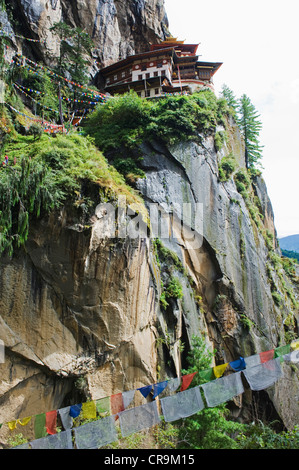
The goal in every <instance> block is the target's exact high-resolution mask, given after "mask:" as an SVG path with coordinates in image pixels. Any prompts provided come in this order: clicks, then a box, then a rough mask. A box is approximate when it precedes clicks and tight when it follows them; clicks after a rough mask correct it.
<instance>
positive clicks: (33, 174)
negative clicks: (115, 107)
mask: <svg viewBox="0 0 299 470" xmlns="http://www.w3.org/2000/svg"><path fill="white" fill-rule="evenodd" d="M5 154H6V155H7V157H8V164H7V165H5V166H3V167H2V168H1V169H0V253H1V252H6V253H8V254H10V255H11V254H12V253H13V250H14V248H15V247H19V246H21V245H23V244H24V242H25V241H26V240H27V237H28V231H29V224H30V219H31V218H32V217H34V218H39V217H40V216H42V215H45V214H47V213H49V212H50V211H52V210H53V209H56V208H59V207H60V206H61V205H62V204H64V203H66V202H67V203H69V204H70V203H71V204H73V205H74V206H75V207H77V208H78V209H79V210H80V211H81V213H83V214H84V213H86V214H88V212H89V208H90V207H89V206H90V205H92V204H95V203H96V204H98V203H100V202H101V201H103V198H109V200H113V199H117V195H119V194H122V195H125V196H126V198H127V202H128V203H129V204H130V203H137V204H139V205H140V206H142V205H143V201H142V199H141V198H140V196H139V195H138V194H137V193H136V192H135V191H134V190H133V189H132V188H131V187H129V186H127V185H126V183H125V181H124V178H123V177H122V176H121V175H120V174H119V173H118V172H117V171H116V170H115V168H114V167H113V166H110V165H109V164H108V163H107V161H106V159H105V158H104V156H103V154H102V153H101V152H99V151H98V150H97V149H96V147H95V146H94V145H93V143H92V140H91V139H90V138H88V137H84V136H80V135H78V134H77V133H74V134H69V135H67V136H65V135H57V136H56V137H49V136H47V135H42V136H40V137H39V138H38V139H36V138H35V136H22V135H20V134H17V133H15V134H14V137H13V138H12V140H11V141H10V142H8V143H7V144H6V145H5ZM91 186H94V187H95V188H96V189H95V191H94V194H96V195H97V196H96V198H98V200H97V201H92V200H90V197H89V196H90V195H89V191H90V189H91Z"/></svg>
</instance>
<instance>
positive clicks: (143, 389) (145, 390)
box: [137, 385, 153, 398]
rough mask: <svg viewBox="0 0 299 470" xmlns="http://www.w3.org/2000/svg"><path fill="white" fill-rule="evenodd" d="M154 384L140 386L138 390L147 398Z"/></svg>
mask: <svg viewBox="0 0 299 470" xmlns="http://www.w3.org/2000/svg"><path fill="white" fill-rule="evenodd" d="M152 388H153V386H152V385H146V386H145V387H140V388H138V389H137V390H139V392H140V393H141V394H142V395H143V396H144V398H146V397H147V396H148V395H149V394H150V392H151V391H152Z"/></svg>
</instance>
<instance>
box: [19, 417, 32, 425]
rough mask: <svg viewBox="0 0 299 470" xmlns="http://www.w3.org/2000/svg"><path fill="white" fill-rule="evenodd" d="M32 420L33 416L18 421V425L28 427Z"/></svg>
mask: <svg viewBox="0 0 299 470" xmlns="http://www.w3.org/2000/svg"><path fill="white" fill-rule="evenodd" d="M31 418H32V416H28V417H27V418H23V419H18V424H20V425H21V426H26V424H28V423H29V421H30V420H31Z"/></svg>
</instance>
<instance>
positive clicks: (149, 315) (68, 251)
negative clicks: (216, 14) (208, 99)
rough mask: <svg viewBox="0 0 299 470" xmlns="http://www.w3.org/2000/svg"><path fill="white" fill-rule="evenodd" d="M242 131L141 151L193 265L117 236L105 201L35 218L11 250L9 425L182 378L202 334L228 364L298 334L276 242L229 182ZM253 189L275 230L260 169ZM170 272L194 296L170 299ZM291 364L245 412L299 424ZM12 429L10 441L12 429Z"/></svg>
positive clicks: (152, 202) (4, 281) (239, 409)
mask: <svg viewBox="0 0 299 470" xmlns="http://www.w3.org/2000/svg"><path fill="white" fill-rule="evenodd" d="M229 128H230V135H229V139H228V147H224V148H223V149H222V150H221V151H220V152H216V150H215V144H214V139H213V137H212V136H211V137H202V140H201V143H198V142H197V143H195V142H189V143H184V144H183V143H182V144H178V145H175V146H170V147H164V146H161V145H160V144H158V143H155V142H152V144H151V145H149V144H144V145H143V147H142V150H143V169H144V171H145V173H146V177H145V178H144V179H140V180H139V181H138V188H139V190H140V192H141V193H142V195H143V197H144V200H145V203H146V206H147V208H148V211H149V212H150V213H151V214H152V215H153V212H152V211H153V207H154V208H159V211H160V214H161V218H162V222H161V224H160V232H159V233H156V234H155V235H158V236H159V237H160V239H161V241H162V243H163V245H164V246H165V247H166V248H167V249H169V250H171V252H174V253H176V254H177V256H178V257H179V259H180V261H181V263H182V264H183V266H184V270H182V269H181V267H180V265H179V264H178V263H173V265H171V263H170V262H166V263H165V262H163V261H161V262H160V263H157V258H156V255H155V253H154V249H153V244H152V240H150V239H149V238H147V239H145V238H142V237H137V238H132V237H131V236H126V237H124V238H121V237H119V238H115V237H114V238H110V237H109V236H108V233H107V232H106V231H107V218H106V217H105V216H103V213H99V212H98V210H96V204H97V201H95V202H94V207H95V212H96V213H95V215H94V217H93V224H92V226H91V228H85V229H84V228H82V227H80V226H79V225H78V224H77V223H76V220H75V219H74V216H73V215H72V210H70V208H64V209H63V210H62V211H61V212H60V213H59V214H55V215H54V214H53V216H51V217H50V218H48V219H44V220H43V221H41V222H39V223H36V224H35V225H32V226H31V231H30V237H29V240H28V242H27V244H26V250H25V251H21V252H19V253H18V254H17V255H15V256H14V258H13V259H12V260H10V259H6V258H2V260H1V274H0V285H1V300H0V311H1V317H0V319H1V337H2V339H3V341H4V343H5V351H6V360H5V363H4V364H3V365H1V366H0V367H1V388H0V403H1V414H0V421H2V422H6V421H8V420H10V419H13V418H14V417H24V416H28V415H32V414H37V413H39V412H43V411H45V410H51V409H58V408H59V407H62V406H66V405H68V404H71V403H75V402H78V401H84V400H86V399H88V398H91V399H97V398H102V397H105V396H110V395H112V394H114V393H118V392H121V391H124V390H132V389H136V388H137V387H140V386H143V385H147V384H151V383H154V382H157V381H158V380H159V379H161V378H162V379H164V378H166V377H174V376H176V375H177V374H178V373H179V371H180V369H181V367H182V366H184V365H185V358H186V354H187V352H188V351H189V350H190V347H191V340H192V337H193V336H198V335H200V334H202V333H204V334H205V335H206V340H207V344H208V345H209V346H210V347H211V348H216V349H217V354H216V358H215V359H216V363H217V364H219V363H225V362H229V361H231V360H234V359H236V358H237V357H239V355H242V356H243V357H246V356H249V355H251V354H254V353H258V352H260V351H266V350H269V349H272V348H273V347H276V346H277V345H279V344H284V343H285V338H286V336H285V333H286V325H285V323H286V322H285V320H286V318H287V317H288V314H289V311H290V308H291V305H290V301H289V300H288V298H287V297H285V299H284V304H283V305H282V306H280V307H278V306H276V305H275V302H274V300H273V297H272V293H271V282H270V281H269V266H268V262H269V250H268V248H267V246H266V243H265V239H264V237H263V236H262V233H261V232H260V231H259V230H258V229H257V227H256V225H255V223H254V221H253V220H252V216H251V215H250V211H249V208H248V204H246V203H245V201H244V199H243V197H242V196H241V195H240V194H239V193H238V191H237V189H236V185H235V181H234V178H233V177H231V178H230V179H229V180H228V181H226V182H220V181H219V165H220V162H221V159H222V157H223V155H225V154H227V152H228V151H232V150H233V151H234V154H235V156H236V158H237V160H238V163H239V165H242V164H243V165H244V161H243V155H244V152H243V147H242V141H241V139H240V136H239V134H238V129H237V128H236V126H235V125H234V124H233V122H231V123H230V126H229ZM254 187H255V188H256V194H258V195H259V197H260V199H259V200H260V210H261V211H263V215H264V221H265V226H266V227H267V228H268V230H273V229H274V222H273V214H272V210H271V203H270V201H269V199H268V196H267V193H266V190H265V185H264V182H263V180H262V179H261V178H260V177H257V178H256V179H255V183H254ZM186 204H187V207H188V209H189V215H190V214H191V215H192V213H193V212H194V211H195V209H196V207H200V208H201V214H202V219H201V220H202V223H200V224H199V225H198V224H197V228H196V227H195V225H194V223H193V222H192V217H189V215H188V214H187V215H188V216H187V218H186V219H185V223H184V227H183V230H182V226H181V223H180V218H181V217H180V218H179V215H180V208H182V207H186ZM198 204H199V206H198ZM184 205H185V206H184ZM170 215H171V217H170ZM167 220H168V222H167ZM168 223H169V226H168V225H167V224H168ZM169 227H171V230H170V231H169ZM195 228H196V230H194V229H195ZM169 234H171V235H169ZM194 237H195V239H196V243H194V240H193V238H194ZM273 247H275V233H274V242H273ZM170 273H171V275H172V276H176V277H177V278H178V279H179V281H180V284H181V286H182V291H183V296H182V298H177V299H175V298H173V299H171V300H170V301H169V305H168V306H167V307H166V308H163V306H161V304H160V302H159V299H160V296H161V289H162V287H161V285H162V284H161V281H162V283H163V284H164V285H167V283H168V282H169V277H170ZM274 276H275V273H272V279H273V277H274ZM285 281H286V282H288V281H287V280H285ZM272 282H273V281H272ZM277 283H279V279H277ZM289 330H290V327H289ZM291 331H292V330H291ZM293 333H297V331H293ZM182 344H183V345H184V348H183V352H182ZM283 367H285V379H284V380H281V381H279V382H278V383H277V385H275V386H274V387H272V388H271V389H269V390H267V393H266V394H265V396H264V397H263V398H260V395H259V394H252V393H249V392H247V393H246V394H244V395H243V396H242V397H241V399H240V400H235V402H232V404H231V408H232V413H233V414H234V415H235V416H239V417H240V418H242V419H243V418H246V417H247V416H251V414H250V413H251V407H252V403H253V401H252V400H255V401H256V402H258V401H259V400H260V406H261V407H265V403H267V402H269V403H270V404H271V406H270V409H271V410H272V411H271V413H272V415H271V416H272V417H273V416H276V414H275V413H278V415H279V417H280V418H281V419H282V421H283V422H284V424H285V425H286V426H287V427H290V426H292V425H293V424H294V423H296V422H298V418H299V416H298V407H297V403H296V400H295V399H294V397H295V392H296V387H298V372H296V371H294V370H292V369H291V368H290V367H289V366H283ZM82 384H83V385H82ZM265 397H267V398H265ZM268 406H269V405H268ZM273 414H274V415H273ZM4 428H5V427H4ZM1 432H2V439H5V429H3V430H2V431H1ZM3 433H4V435H3ZM33 437H34V436H33V435H32V436H31V438H33Z"/></svg>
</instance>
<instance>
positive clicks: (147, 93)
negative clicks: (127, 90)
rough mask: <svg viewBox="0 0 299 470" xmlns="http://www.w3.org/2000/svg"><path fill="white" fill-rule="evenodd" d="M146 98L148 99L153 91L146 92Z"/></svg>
mask: <svg viewBox="0 0 299 470" xmlns="http://www.w3.org/2000/svg"><path fill="white" fill-rule="evenodd" d="M145 96H146V97H147V98H148V97H149V96H151V90H145Z"/></svg>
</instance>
